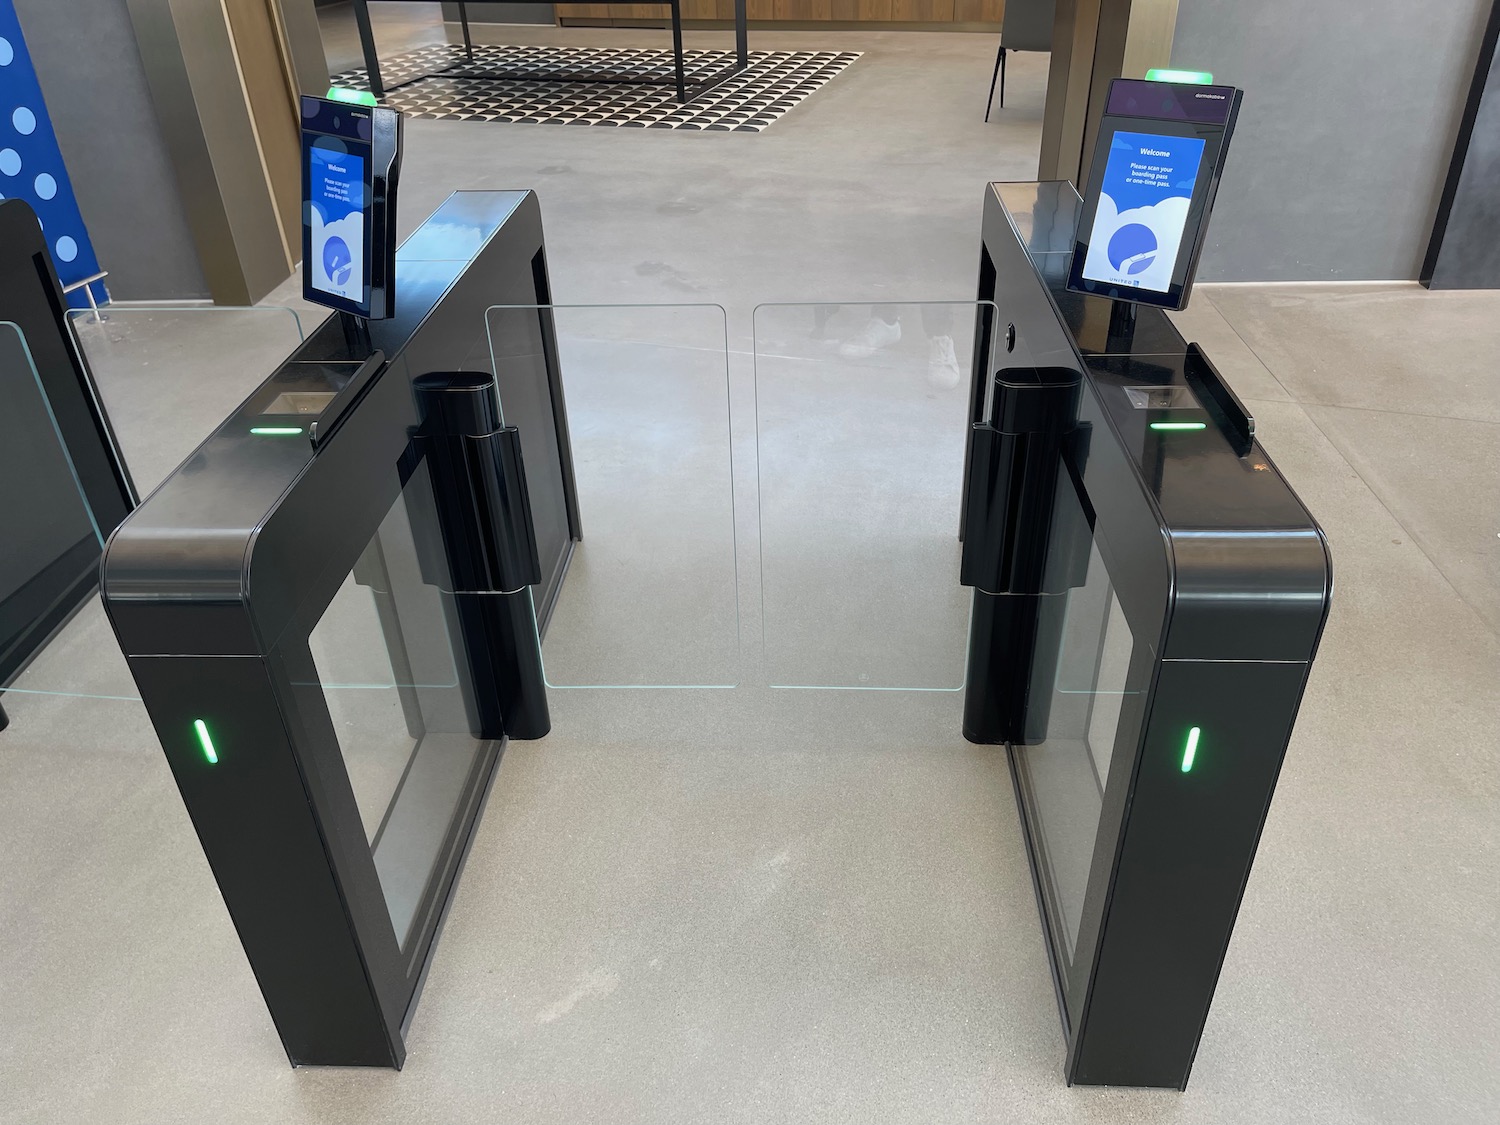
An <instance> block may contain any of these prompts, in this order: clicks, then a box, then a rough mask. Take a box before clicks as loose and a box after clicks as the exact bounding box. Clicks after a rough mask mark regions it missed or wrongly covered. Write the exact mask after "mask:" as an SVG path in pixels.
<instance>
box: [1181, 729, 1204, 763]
mask: <svg viewBox="0 0 1500 1125" xmlns="http://www.w3.org/2000/svg"><path fill="white" fill-rule="evenodd" d="M1202 733H1203V728H1202V727H1194V728H1193V729H1192V730H1190V731H1188V737H1187V746H1186V747H1185V748H1184V749H1183V751H1182V772H1183V773H1191V772H1192V770H1193V759H1194V758H1196V757H1197V756H1198V736H1199V735H1201V734H1202Z"/></svg>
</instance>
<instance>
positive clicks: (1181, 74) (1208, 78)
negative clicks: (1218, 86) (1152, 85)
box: [1146, 67, 1214, 86]
mask: <svg viewBox="0 0 1500 1125" xmlns="http://www.w3.org/2000/svg"><path fill="white" fill-rule="evenodd" d="M1146 81H1147V82H1179V83H1182V84H1184V85H1188V86H1212V85H1213V84H1214V76H1213V75H1212V74H1210V73H1209V72H1208V71H1206V70H1164V69H1162V68H1161V67H1152V68H1151V69H1150V70H1148V71H1146Z"/></svg>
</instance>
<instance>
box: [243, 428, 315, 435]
mask: <svg viewBox="0 0 1500 1125" xmlns="http://www.w3.org/2000/svg"><path fill="white" fill-rule="evenodd" d="M250 432H251V433H252V434H260V435H261V436H262V437H291V436H292V435H293V434H300V433H301V432H302V427H301V426H251V427H250Z"/></svg>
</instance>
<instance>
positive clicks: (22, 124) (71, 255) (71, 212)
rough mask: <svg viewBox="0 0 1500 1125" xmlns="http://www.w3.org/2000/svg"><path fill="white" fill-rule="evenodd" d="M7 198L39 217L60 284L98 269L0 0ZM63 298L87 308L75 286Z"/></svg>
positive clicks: (0, 140)
mask: <svg viewBox="0 0 1500 1125" xmlns="http://www.w3.org/2000/svg"><path fill="white" fill-rule="evenodd" d="M7 198H8V199H24V200H26V202H27V203H29V204H31V209H32V210H33V211H35V212H36V214H37V218H39V219H40V220H41V221H42V233H43V234H44V235H45V236H46V239H47V248H48V249H49V250H51V251H52V264H53V265H54V266H56V267H57V276H58V277H60V278H62V283H63V284H64V285H71V284H73V283H74V282H76V281H82V280H83V279H84V278H86V277H89V276H91V275H93V274H96V273H98V272H99V261H98V259H97V258H95V257H94V247H93V245H92V244H91V243H90V242H89V232H88V231H87V230H86V229H84V225H83V216H82V215H81V214H80V213H79V211H78V201H77V200H76V199H74V198H73V185H72V183H71V182H70V181H69V180H68V170H67V169H66V168H64V167H63V159H62V152H61V150H59V149H58V147H57V135H56V134H55V133H53V132H52V122H51V120H50V119H49V118H48V117H47V105H46V103H45V102H43V101H42V88H41V86H40V85H39V84H38V82H37V80H36V68H35V67H33V66H32V65H31V55H30V54H29V53H28V52H27V50H26V40H25V39H24V38H23V37H22V35H21V24H20V21H19V20H17V19H16V8H15V4H14V3H12V0H0V199H7ZM90 288H91V289H92V290H93V293H94V299H95V300H96V301H99V302H101V303H102V302H104V301H106V300H108V299H109V298H108V296H107V295H106V294H105V292H104V283H103V282H97V281H96V282H95V283H94V284H93V285H91V286H90ZM68 303H69V304H70V305H73V306H74V307H78V308H86V307H87V306H88V298H87V297H86V296H85V295H84V291H83V290H82V289H78V290H76V291H75V292H73V293H70V294H69V295H68ZM3 312H4V310H0V315H3Z"/></svg>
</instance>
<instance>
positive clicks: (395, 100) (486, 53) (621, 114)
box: [333, 43, 861, 133]
mask: <svg viewBox="0 0 1500 1125" xmlns="http://www.w3.org/2000/svg"><path fill="white" fill-rule="evenodd" d="M860 54H861V52H859V51H751V52H750V65H749V66H747V67H746V68H745V69H744V70H742V71H740V72H739V73H738V74H735V75H733V76H731V77H729V78H727V79H725V80H724V81H723V82H722V83H721V84H719V85H718V86H715V87H714V88H713V89H712V90H709V91H707V92H705V93H703V94H701V95H699V96H698V97H697V98H695V99H694V100H693V101H691V102H689V103H688V104H687V105H678V104H677V90H676V87H675V86H672V85H662V86H656V85H652V86H643V85H639V84H638V83H639V82H640V80H641V79H650V80H652V81H653V82H655V81H668V80H670V79H672V77H673V65H672V52H671V51H667V50H647V49H642V48H625V47H619V48H616V47H556V46H499V45H491V44H478V43H476V44H475V45H474V62H473V63H469V62H467V61H466V60H465V58H464V52H463V48H462V47H458V46H453V45H445V44H439V45H437V46H432V47H424V48H422V49H421V50H418V51H411V52H409V53H407V54H404V55H397V56H395V57H394V58H391V59H388V60H385V59H383V60H381V64H380V75H381V78H382V79H383V80H384V84H385V86H386V87H387V88H388V93H387V94H386V97H385V101H384V104H385V105H388V106H390V107H391V108H392V109H399V110H401V112H403V113H405V114H407V115H408V116H410V117H414V118H424V119H428V120H434V121H521V122H535V123H536V124H543V125H606V126H615V127H618V128H625V129H690V130H701V131H708V132H746V133H758V132H760V131H761V130H762V129H764V128H766V127H767V126H768V125H770V124H771V123H772V122H774V121H776V120H777V119H778V118H779V117H781V116H782V115H783V114H785V113H786V112H787V111H788V110H789V109H791V108H792V107H793V106H795V105H797V104H798V103H799V102H801V101H802V100H803V99H804V98H806V97H808V96H810V95H811V94H814V93H816V92H817V91H818V90H819V89H820V88H821V87H823V86H824V85H826V84H827V83H828V82H830V81H831V80H832V79H834V78H836V77H837V76H838V75H839V74H840V73H842V72H843V70H844V69H845V68H846V67H848V66H849V65H850V64H851V63H853V62H854V60H856V59H857V58H859V56H860ZM683 58H684V62H685V70H686V75H687V86H688V90H689V91H690V92H691V90H692V88H693V85H694V84H695V83H699V82H704V81H706V80H708V79H709V78H711V77H712V76H713V75H715V74H720V73H722V72H724V71H725V70H728V69H729V68H730V67H731V66H733V65H734V52H733V51H686V52H684V55H683ZM445 67H455V68H461V69H463V70H465V71H474V72H482V71H486V70H493V71H503V72H504V73H505V75H506V77H505V78H503V79H491V78H448V77H444V76H441V75H434V77H431V78H427V79H424V80H422V81H421V82H416V83H414V84H413V85H410V86H404V87H402V88H401V89H399V90H389V87H391V86H395V85H397V84H398V83H401V82H406V81H408V80H410V79H412V78H416V77H418V76H420V75H423V74H433V72H435V71H439V70H442V69H444V68H445ZM533 75H534V76H536V77H532V76H533ZM557 75H565V76H567V80H566V81H559V80H557V78H556V77H555V76H557ZM548 76H553V77H548ZM600 77H608V78H609V79H611V81H608V82H601V81H598V79H599V78H600ZM544 79H545V80H544ZM333 84H334V85H336V86H347V87H351V88H353V89H358V90H368V89H369V88H370V86H369V80H368V78H367V77H366V74H365V71H364V69H363V68H360V69H358V70H346V71H344V72H343V73H342V74H336V75H334V76H333Z"/></svg>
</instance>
